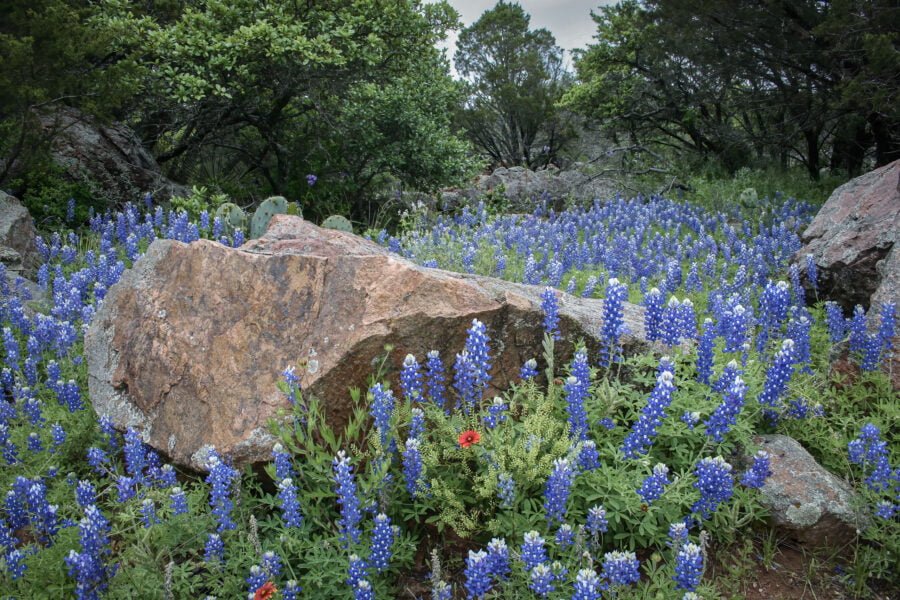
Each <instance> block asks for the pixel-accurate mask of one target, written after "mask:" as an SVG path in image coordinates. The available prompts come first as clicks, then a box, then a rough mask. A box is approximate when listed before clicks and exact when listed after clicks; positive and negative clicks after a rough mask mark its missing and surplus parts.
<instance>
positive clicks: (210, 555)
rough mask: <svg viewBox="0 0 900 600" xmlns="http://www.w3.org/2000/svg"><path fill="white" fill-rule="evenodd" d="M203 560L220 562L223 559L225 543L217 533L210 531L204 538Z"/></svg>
mask: <svg viewBox="0 0 900 600" xmlns="http://www.w3.org/2000/svg"><path fill="white" fill-rule="evenodd" d="M203 560H205V561H206V562H207V563H214V562H222V561H223V560H225V544H224V543H223V542H222V538H221V537H219V534H217V533H210V534H209V536H208V537H207V538H206V546H205V547H204V554H203Z"/></svg>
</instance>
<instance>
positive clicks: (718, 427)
mask: <svg viewBox="0 0 900 600" xmlns="http://www.w3.org/2000/svg"><path fill="white" fill-rule="evenodd" d="M746 392H747V385H746V384H745V383H744V380H743V379H741V378H740V377H739V376H735V378H734V381H732V382H731V385H730V386H729V388H728V391H727V392H725V397H724V398H723V399H722V403H721V404H720V405H719V406H717V407H716V410H715V411H713V414H711V415H710V416H709V418H708V419H707V420H706V421H704V423H703V424H704V426H705V427H706V435H708V436H710V437H711V438H713V439H714V440H715V441H717V442H721V441H722V440H724V439H725V434H727V433H728V431H729V430H730V429H731V428H732V427H733V426H734V425H735V423H737V417H738V415H739V414H740V413H741V409H742V408H743V407H744V394H745V393H746Z"/></svg>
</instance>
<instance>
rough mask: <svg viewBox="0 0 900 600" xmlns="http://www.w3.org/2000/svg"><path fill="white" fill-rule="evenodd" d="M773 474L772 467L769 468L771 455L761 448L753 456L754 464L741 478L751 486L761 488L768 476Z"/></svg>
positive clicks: (742, 481) (745, 483)
mask: <svg viewBox="0 0 900 600" xmlns="http://www.w3.org/2000/svg"><path fill="white" fill-rule="evenodd" d="M771 474H772V469H770V468H769V455H768V453H766V452H764V451H762V450H760V451H759V452H757V453H756V455H755V456H754V457H753V464H752V465H751V466H750V468H749V469H748V470H747V472H745V473H744V476H743V477H742V478H741V483H742V484H743V485H745V486H747V487H749V488H756V489H758V488H761V487H762V486H763V485H765V483H766V478H768V477H769V476H770V475H771Z"/></svg>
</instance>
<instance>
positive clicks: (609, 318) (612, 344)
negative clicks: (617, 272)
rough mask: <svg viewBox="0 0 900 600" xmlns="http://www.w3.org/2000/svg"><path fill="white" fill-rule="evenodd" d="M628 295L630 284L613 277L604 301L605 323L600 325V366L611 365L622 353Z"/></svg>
mask: <svg viewBox="0 0 900 600" xmlns="http://www.w3.org/2000/svg"><path fill="white" fill-rule="evenodd" d="M627 296H628V286H626V285H623V284H621V283H619V280H618V279H616V278H612V279H610V280H609V285H608V286H607V288H606V299H605V300H604V301H603V323H602V325H601V326H600V343H601V348H600V366H601V367H609V366H610V364H612V362H613V361H614V360H617V358H618V357H619V355H620V353H621V349H620V348H619V337H620V336H621V335H622V333H623V332H624V328H625V319H624V302H625V299H626V298H627Z"/></svg>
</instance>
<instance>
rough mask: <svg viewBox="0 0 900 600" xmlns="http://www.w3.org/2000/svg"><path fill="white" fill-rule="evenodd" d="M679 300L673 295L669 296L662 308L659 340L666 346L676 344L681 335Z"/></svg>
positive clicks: (678, 342)
mask: <svg viewBox="0 0 900 600" xmlns="http://www.w3.org/2000/svg"><path fill="white" fill-rule="evenodd" d="M681 312H682V308H681V302H679V301H678V299H677V298H676V297H675V296H672V297H671V298H669V302H668V304H666V307H665V308H664V309H663V316H662V326H661V332H660V340H661V341H662V343H664V344H665V345H667V346H677V345H678V344H680V343H681V338H682V337H683V332H682V324H681Z"/></svg>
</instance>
